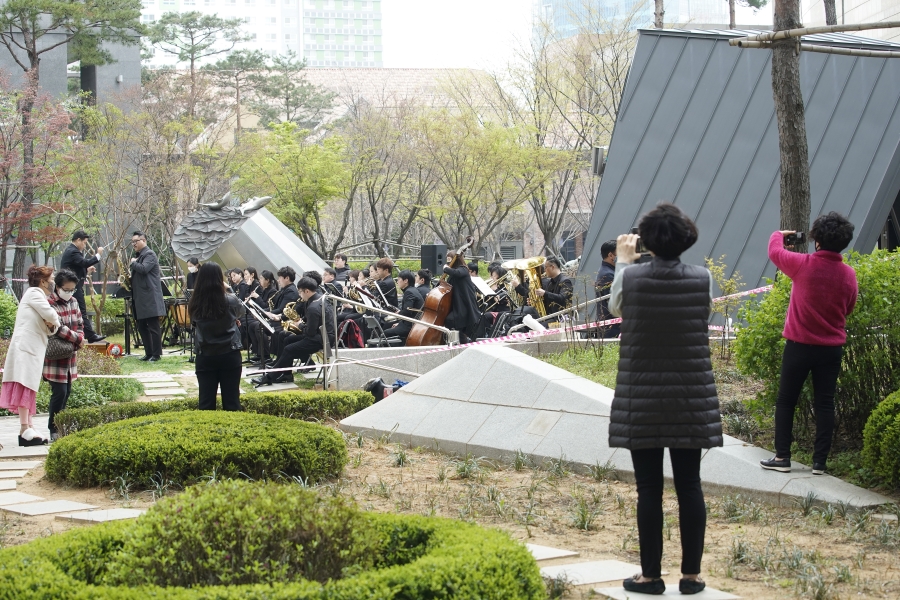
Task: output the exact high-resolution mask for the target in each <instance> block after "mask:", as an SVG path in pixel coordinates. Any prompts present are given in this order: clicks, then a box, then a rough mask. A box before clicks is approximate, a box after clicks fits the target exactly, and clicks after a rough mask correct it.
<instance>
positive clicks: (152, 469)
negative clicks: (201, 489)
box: [44, 410, 347, 488]
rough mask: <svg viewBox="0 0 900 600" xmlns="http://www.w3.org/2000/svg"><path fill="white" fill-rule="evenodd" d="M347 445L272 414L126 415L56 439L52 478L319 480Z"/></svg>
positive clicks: (77, 481)
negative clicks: (277, 477) (295, 478)
mask: <svg viewBox="0 0 900 600" xmlns="http://www.w3.org/2000/svg"><path fill="white" fill-rule="evenodd" d="M346 463H347V447H346V444H345V443H344V439H343V436H342V435H341V434H340V432H338V431H335V430H333V429H330V428H328V427H325V426H322V425H317V424H315V423H305V422H303V421H296V420H292V419H285V418H281V417H272V416H269V415H257V414H248V413H241V412H224V411H199V410H193V411H181V412H175V413H163V414H158V415H148V416H144V417H135V418H133V419H125V420H124V421H118V422H115V423H107V424H106V425H103V426H102V427H93V428H91V429H86V430H84V431H80V432H78V433H75V434H72V435H68V436H65V437H63V438H60V439H59V440H57V441H56V442H55V443H54V444H53V446H52V447H51V448H50V453H49V455H48V456H47V462H46V463H45V465H44V469H45V471H46V475H47V478H48V479H50V480H51V481H55V482H59V483H67V484H70V485H76V486H82V487H88V486H95V485H102V484H107V483H109V482H112V481H115V480H116V479H117V478H120V477H121V478H123V479H125V480H127V481H128V483H131V484H134V485H137V486H139V487H143V488H148V487H151V486H152V485H153V484H154V480H156V482H158V484H164V483H173V484H176V485H181V486H184V485H190V484H193V483H196V482H197V481H200V480H201V479H202V478H204V477H214V478H219V477H221V478H226V479H227V478H236V477H239V476H243V477H249V478H251V479H267V478H270V477H276V476H283V477H288V478H290V477H299V478H302V479H304V480H307V481H311V482H315V481H319V480H321V479H324V478H327V477H334V476H337V475H339V474H340V473H341V471H342V470H343V468H344V465H345V464H346Z"/></svg>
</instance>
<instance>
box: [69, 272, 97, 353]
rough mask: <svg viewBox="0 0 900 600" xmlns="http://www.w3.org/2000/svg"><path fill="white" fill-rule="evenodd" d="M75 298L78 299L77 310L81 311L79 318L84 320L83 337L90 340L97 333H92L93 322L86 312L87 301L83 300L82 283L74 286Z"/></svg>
mask: <svg viewBox="0 0 900 600" xmlns="http://www.w3.org/2000/svg"><path fill="white" fill-rule="evenodd" d="M74 296H75V299H76V300H78V310H80V311H81V319H82V320H83V321H84V339H85V340H87V341H88V342H90V341H91V340H93V339H94V338H95V337H97V334H96V333H94V324H93V323H91V320H90V319H89V318H88V314H87V303H86V302H85V301H84V287H83V285H78V286H75V294H74Z"/></svg>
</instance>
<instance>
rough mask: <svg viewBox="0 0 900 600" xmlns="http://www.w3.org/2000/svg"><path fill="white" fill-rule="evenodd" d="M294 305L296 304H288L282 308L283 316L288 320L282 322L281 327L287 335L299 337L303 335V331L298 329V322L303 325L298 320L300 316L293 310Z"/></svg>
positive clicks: (301, 320)
mask: <svg viewBox="0 0 900 600" xmlns="http://www.w3.org/2000/svg"><path fill="white" fill-rule="evenodd" d="M296 305H297V303H296V302H289V303H288V304H287V305H286V306H285V307H284V311H283V313H284V316H285V317H287V318H288V320H287V321H283V322H282V323H281V326H282V327H283V328H284V330H285V331H287V332H289V333H294V334H297V335H301V334H302V333H303V330H302V329H300V327H299V325H298V322H300V323H303V319H301V318H300V314H299V313H297V311H296V310H295V309H294V306H296Z"/></svg>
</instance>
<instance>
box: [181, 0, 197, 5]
mask: <svg viewBox="0 0 900 600" xmlns="http://www.w3.org/2000/svg"><path fill="white" fill-rule="evenodd" d="M183 4H184V5H185V6H194V5H196V4H197V0H184V3H183Z"/></svg>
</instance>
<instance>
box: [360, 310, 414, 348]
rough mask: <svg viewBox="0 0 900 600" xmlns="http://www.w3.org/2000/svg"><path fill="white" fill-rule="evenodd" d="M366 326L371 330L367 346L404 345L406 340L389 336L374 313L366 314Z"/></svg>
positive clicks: (388, 346) (389, 346)
mask: <svg viewBox="0 0 900 600" xmlns="http://www.w3.org/2000/svg"><path fill="white" fill-rule="evenodd" d="M363 318H364V319H365V320H366V326H367V327H368V328H369V331H370V332H371V336H370V337H369V339H368V340H366V348H391V347H394V346H402V345H403V344H404V341H403V340H402V339H400V338H398V337H387V335H385V333H384V329H382V328H381V323H379V322H378V319H376V318H375V317H373V316H372V315H364V316H363Z"/></svg>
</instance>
